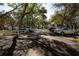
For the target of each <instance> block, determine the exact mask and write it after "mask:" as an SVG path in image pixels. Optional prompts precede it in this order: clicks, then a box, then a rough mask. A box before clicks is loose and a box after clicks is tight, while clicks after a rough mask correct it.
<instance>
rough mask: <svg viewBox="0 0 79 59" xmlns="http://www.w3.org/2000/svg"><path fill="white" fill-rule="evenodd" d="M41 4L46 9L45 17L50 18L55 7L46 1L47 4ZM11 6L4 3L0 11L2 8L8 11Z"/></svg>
mask: <svg viewBox="0 0 79 59" xmlns="http://www.w3.org/2000/svg"><path fill="white" fill-rule="evenodd" d="M42 6H44V7H45V8H46V9H47V14H46V16H47V19H49V18H50V16H52V15H53V14H54V12H55V10H56V9H55V8H54V7H52V4H51V3H48V4H43V5H42ZM11 9H12V8H11V7H8V6H7V5H4V6H0V11H2V10H5V11H10V10H11Z"/></svg>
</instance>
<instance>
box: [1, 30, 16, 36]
mask: <svg viewBox="0 0 79 59" xmlns="http://www.w3.org/2000/svg"><path fill="white" fill-rule="evenodd" d="M15 33H16V30H0V35H4V36H5V35H12V34H15Z"/></svg>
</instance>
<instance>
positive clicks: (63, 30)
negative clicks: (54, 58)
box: [54, 28, 76, 34]
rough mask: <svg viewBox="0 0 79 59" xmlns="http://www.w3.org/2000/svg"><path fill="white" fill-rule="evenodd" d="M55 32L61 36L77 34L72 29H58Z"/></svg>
mask: <svg viewBox="0 0 79 59" xmlns="http://www.w3.org/2000/svg"><path fill="white" fill-rule="evenodd" d="M54 32H55V33H59V34H76V30H75V29H70V28H56V29H54Z"/></svg>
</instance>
